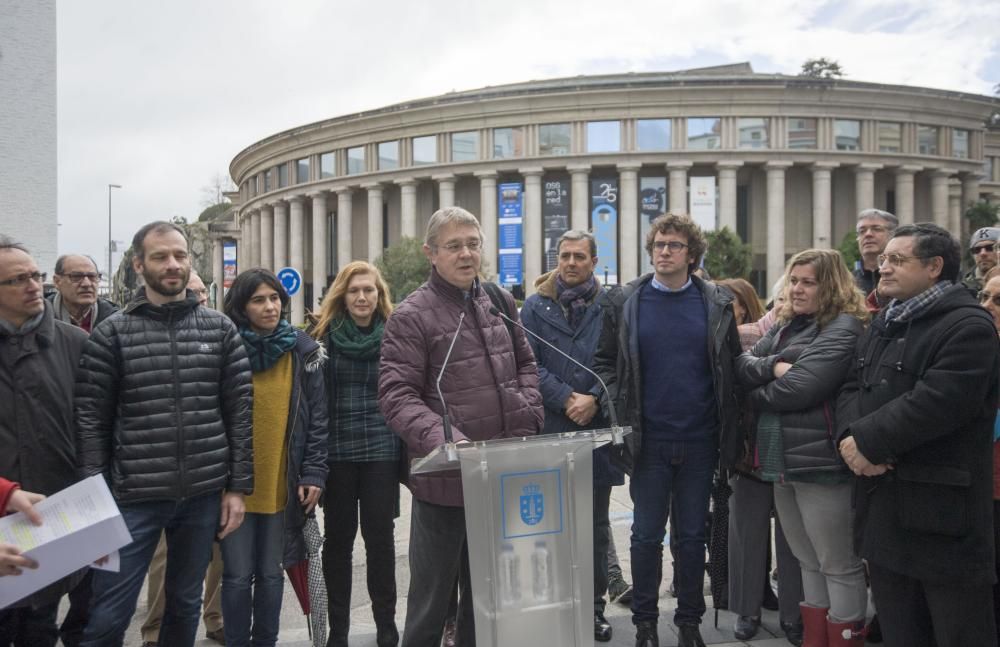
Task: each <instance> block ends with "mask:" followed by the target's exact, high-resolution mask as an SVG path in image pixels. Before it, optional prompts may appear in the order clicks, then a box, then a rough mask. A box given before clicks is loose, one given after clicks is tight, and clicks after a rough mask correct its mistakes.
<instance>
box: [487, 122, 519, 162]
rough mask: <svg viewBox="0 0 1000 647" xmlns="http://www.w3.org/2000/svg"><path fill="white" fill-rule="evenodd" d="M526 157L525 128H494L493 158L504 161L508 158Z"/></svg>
mask: <svg viewBox="0 0 1000 647" xmlns="http://www.w3.org/2000/svg"><path fill="white" fill-rule="evenodd" d="M523 155H524V127H523V126H515V127H514V128H494V129H493V157H494V158H495V159H503V158H506V157H521V156H523Z"/></svg>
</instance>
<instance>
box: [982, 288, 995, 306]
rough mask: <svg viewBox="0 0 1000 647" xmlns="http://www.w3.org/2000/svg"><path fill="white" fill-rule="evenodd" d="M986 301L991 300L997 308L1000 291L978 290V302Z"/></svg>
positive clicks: (983, 302)
mask: <svg viewBox="0 0 1000 647" xmlns="http://www.w3.org/2000/svg"><path fill="white" fill-rule="evenodd" d="M987 301H989V302H991V303H992V304H993V305H994V306H996V307H997V308H1000V293H997V294H990V293H989V292H987V291H986V290H980V292H979V303H982V304H985V303H986V302H987Z"/></svg>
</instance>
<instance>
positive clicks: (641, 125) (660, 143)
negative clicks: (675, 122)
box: [635, 119, 670, 151]
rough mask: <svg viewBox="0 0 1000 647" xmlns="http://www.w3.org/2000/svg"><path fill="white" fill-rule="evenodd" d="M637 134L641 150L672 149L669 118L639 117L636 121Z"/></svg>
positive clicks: (637, 142)
mask: <svg viewBox="0 0 1000 647" xmlns="http://www.w3.org/2000/svg"><path fill="white" fill-rule="evenodd" d="M635 134H636V144H638V148H639V150H640V151H667V150H670V120H669V119H639V120H638V121H636V122H635Z"/></svg>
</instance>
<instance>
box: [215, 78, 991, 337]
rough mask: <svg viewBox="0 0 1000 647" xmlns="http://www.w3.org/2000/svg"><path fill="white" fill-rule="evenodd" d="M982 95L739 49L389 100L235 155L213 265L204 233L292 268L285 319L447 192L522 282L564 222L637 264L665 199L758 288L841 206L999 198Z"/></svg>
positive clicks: (915, 207)
mask: <svg viewBox="0 0 1000 647" xmlns="http://www.w3.org/2000/svg"><path fill="white" fill-rule="evenodd" d="M998 110H1000V101H998V100H997V99H994V98H990V97H985V96H977V95H969V94H963V93H957V92H950V91H944V90H934V89H927V88H917V87H906V86H894V85H883V84H874V83H861V82H855V81H845V80H826V79H812V78H804V77H795V76H784V75H773V74H756V73H754V72H753V71H752V69H751V68H750V66H749V65H748V64H735V65H728V66H722V67H716V68H705V69H699V70H690V71H685V72H676V73H648V74H622V75H610V76H591V77H586V76H581V77H574V78H569V79H555V80H550V81H539V82H530V83H523V84H515V85H506V86H499V87H490V88H485V89H481V90H474V91H469V92H457V93H451V94H446V95H442V96H439V97H433V98H429V99H423V100H419V101H413V102H410V103H404V104H398V105H394V106H389V107H386V108H382V109H378V110H372V111H368V112H363V113H357V114H353V115H347V116H343V117H337V118H333V119H330V120H326V121H322V122H318V123H314V124H309V125H306V126H302V127H299V128H295V129H292V130H289V131H285V132H282V133H278V134H276V135H273V136H271V137H268V138H266V139H263V140H261V141H259V142H257V143H255V144H252V145H250V146H249V147H248V148H246V149H245V150H243V151H241V152H240V153H239V154H238V155H237V156H236V158H235V159H234V160H233V161H232V164H231V166H230V172H231V175H232V177H233V180H234V181H235V182H236V185H237V187H238V192H237V193H236V194H235V195H234V196H233V198H234V202H235V205H236V208H235V210H234V214H235V216H234V219H235V221H234V222H233V223H232V224H231V225H229V226H228V227H224V228H219V229H220V230H217V231H215V236H216V237H217V242H216V250H215V262H216V268H215V269H216V270H217V272H216V276H222V275H223V262H224V261H223V250H222V248H223V245H228V249H230V250H231V249H232V248H233V245H235V246H236V248H237V249H238V252H237V255H238V260H237V267H243V268H246V267H252V266H258V265H259V266H264V267H268V268H274V269H277V268H281V267H285V266H292V267H295V268H296V269H298V270H299V271H300V272H301V273H302V274H303V277H304V283H305V289H304V290H303V291H301V292H299V293H298V294H297V295H296V296H295V297H293V320H294V321H296V322H299V321H301V320H302V318H303V315H304V312H305V309H306V308H307V307H308V308H310V309H314V308H316V307H317V305H318V303H317V302H318V298H319V296H320V295H321V293H322V291H323V289H324V288H325V286H326V285H328V282H329V280H330V279H331V277H332V276H333V275H334V274H335V273H336V271H337V268H338V267H341V266H343V265H344V264H346V263H348V262H350V261H351V260H356V259H366V260H374V259H376V258H378V257H379V256H380V255H381V253H382V250H383V249H384V248H385V247H387V246H388V245H391V244H392V243H394V242H395V241H397V240H399V238H400V237H402V236H416V237H421V236H423V232H424V228H425V226H426V223H427V221H428V219H429V218H430V215H431V214H432V213H433V212H434V211H435V210H436V209H438V208H440V207H444V206H451V205H457V206H461V207H464V208H466V209H468V210H470V211H472V212H473V213H475V214H476V215H477V216H479V218H480V220H481V222H482V224H483V228H484V232H485V236H486V244H485V247H484V257H483V258H484V268H485V273H486V274H487V275H490V276H491V277H493V278H495V279H497V280H499V281H500V282H502V283H506V284H514V283H519V284H521V285H522V286H523V289H525V291H526V292H530V291H531V286H532V283H533V281H534V279H535V278H536V277H537V276H539V275H540V274H541V273H543V272H545V271H547V270H548V269H551V268H552V267H554V264H555V254H554V250H553V249H552V246H553V244H554V242H555V240H556V239H557V238H558V236H559V234H561V232H562V231H565V230H566V229H567V228H578V229H592V230H593V231H594V232H595V236H596V237H597V239H598V243H599V247H598V255H599V257H600V262H599V263H598V272H599V273H600V274H602V275H603V276H604V277H606V278H607V280H608V281H609V282H612V283H613V282H626V281H628V280H631V279H632V278H635V277H636V276H638V275H639V274H641V273H642V272H645V271H646V270H647V269H648V268H649V264H648V262H649V259H648V257H647V256H646V254H645V252H644V251H642V244H643V241H644V237H645V232H646V230H647V228H648V223H649V221H650V219H651V218H652V217H654V216H655V215H656V214H658V213H662V212H663V211H668V210H669V211H673V212H688V213H691V214H692V216H693V217H695V218H696V220H698V221H699V222H700V223H701V224H702V225H703V226H706V227H709V228H715V227H719V228H721V227H728V228H729V229H731V230H733V231H735V232H737V233H738V234H739V235H740V236H741V237H742V238H743V240H745V241H747V242H748V243H749V244H750V245H751V246H752V249H753V259H754V260H753V263H754V279H755V283H756V284H757V285H758V287H759V288H761V287H764V286H767V285H769V284H770V282H773V280H775V279H776V278H777V277H778V276H780V275H781V273H782V271H783V268H784V264H785V261H786V259H787V258H788V257H789V256H791V255H792V254H794V253H795V252H797V251H799V250H801V249H804V248H807V247H836V246H837V245H838V244H839V243H840V242H841V240H842V239H843V238H844V237H845V236H846V235H848V234H849V233H851V232H852V231H853V228H854V221H855V215H856V213H857V212H858V211H859V210H860V209H864V208H868V207H878V208H881V209H888V210H889V211H892V212H894V213H896V214H897V215H898V216H899V218H900V221H901V222H904V223H906V222H918V221H934V222H937V223H939V224H941V225H943V226H946V227H948V228H949V229H951V230H952V231H953V232H955V233H956V234H960V233H961V232H962V220H963V219H962V218H961V217H960V215H961V213H962V211H963V210H964V207H965V206H967V205H968V204H970V203H972V202H974V201H976V200H979V199H983V198H985V199H991V200H1000V129H991V128H988V127H987V126H986V123H987V121H988V119H989V118H990V116H991V115H992V114H993V113H995V112H997V111H998ZM222 229H224V230H222ZM230 255H231V254H230ZM229 262H230V264H231V263H232V261H231V259H230V261H229ZM317 286H318V287H317Z"/></svg>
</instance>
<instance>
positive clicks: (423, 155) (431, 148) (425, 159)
mask: <svg viewBox="0 0 1000 647" xmlns="http://www.w3.org/2000/svg"><path fill="white" fill-rule="evenodd" d="M437 141H438V140H437V135H428V136H426V137H414V138H413V164H414V166H416V165H418V164H437V161H438V151H437Z"/></svg>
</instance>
